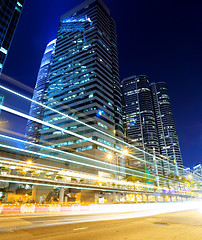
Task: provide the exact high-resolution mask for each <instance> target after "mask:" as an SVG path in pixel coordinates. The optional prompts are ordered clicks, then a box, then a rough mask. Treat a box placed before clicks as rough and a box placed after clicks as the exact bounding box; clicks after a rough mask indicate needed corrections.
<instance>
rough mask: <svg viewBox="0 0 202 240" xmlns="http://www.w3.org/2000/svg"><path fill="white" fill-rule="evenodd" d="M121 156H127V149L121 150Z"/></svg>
mask: <svg viewBox="0 0 202 240" xmlns="http://www.w3.org/2000/svg"><path fill="white" fill-rule="evenodd" d="M122 154H123V156H127V155H128V149H126V148H125V149H122Z"/></svg>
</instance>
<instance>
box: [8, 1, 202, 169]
mask: <svg viewBox="0 0 202 240" xmlns="http://www.w3.org/2000/svg"><path fill="white" fill-rule="evenodd" d="M81 2H82V0H74V1H73V0H57V1H56V0H27V1H26V3H25V5H24V9H23V12H22V15H21V18H20V22H19V25H18V28H17V30H16V33H15V36H14V39H13V42H12V46H11V48H10V52H9V55H8V58H7V62H6V64H5V67H4V73H5V74H7V75H9V76H11V77H13V78H14V79H16V80H18V81H20V82H22V83H24V84H26V85H28V86H30V87H32V88H33V87H34V86H35V82H36V77H37V73H38V70H39V66H40V61H41V58H42V56H43V52H44V49H45V47H46V45H47V43H48V42H49V41H51V40H52V39H54V38H55V37H56V34H57V28H58V24H59V18H60V16H61V15H62V14H64V13H65V12H67V11H68V10H70V9H71V8H73V7H74V6H76V5H77V4H79V3H81ZM105 3H106V4H107V5H108V7H109V8H110V10H111V15H112V17H113V18H114V19H115V21H116V24H117V34H118V44H119V63H120V74H121V78H123V77H127V76H130V75H134V74H146V75H147V76H148V77H149V80H150V81H151V82H153V81H156V82H158V81H165V82H166V83H167V85H168V90H169V95H170V98H171V103H172V108H173V113H174V118H175V123H176V128H177V132H178V135H179V140H180V145H181V151H182V157H183V161H184V164H185V165H186V166H190V167H192V166H193V165H194V164H196V163H197V162H199V161H202V159H201V155H202V97H201V89H202V71H201V70H202V31H201V26H202V18H201V16H202V1H200V0H198V1H195V0H192V1H190V0H169V1H168V0H164V1H162V0H161V1H157V0H141V1H139V0H122V1H118V0H105ZM19 122H20V120H19ZM23 123H24V122H23ZM24 127H25V126H24V125H23V124H19V125H18V128H17V131H19V132H23V131H24Z"/></svg>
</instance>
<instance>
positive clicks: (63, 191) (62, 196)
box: [59, 187, 65, 203]
mask: <svg viewBox="0 0 202 240" xmlns="http://www.w3.org/2000/svg"><path fill="white" fill-rule="evenodd" d="M64 193H65V189H64V187H61V188H60V192H59V202H60V203H63V202H64Z"/></svg>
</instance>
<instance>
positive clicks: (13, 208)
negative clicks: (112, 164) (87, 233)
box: [0, 201, 202, 215]
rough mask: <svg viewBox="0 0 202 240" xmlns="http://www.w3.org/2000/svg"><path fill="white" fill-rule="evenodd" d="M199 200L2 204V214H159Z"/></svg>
mask: <svg viewBox="0 0 202 240" xmlns="http://www.w3.org/2000/svg"><path fill="white" fill-rule="evenodd" d="M200 204H202V203H201V202H199V201H185V202H167V203H165V202H164V203H137V204H134V203H133V204H127V203H125V204H124V203H121V204H92V203H91V204H88V205H87V204H83V205H82V204H81V205H80V204H75V203H74V204H70V203H68V204H21V205H20V204H1V205H0V214H19V213H23V214H26V213H67V214H70V215H74V214H75V215H76V214H84V213H85V214H92V213H114V212H116V213H118V212H119V213H124V212H125V213H126V212H137V211H148V210H149V211H150V210H151V211H157V212H158V213H159V214H160V213H164V212H165V210H166V212H177V211H184V210H193V209H197V208H198V207H199V206H200Z"/></svg>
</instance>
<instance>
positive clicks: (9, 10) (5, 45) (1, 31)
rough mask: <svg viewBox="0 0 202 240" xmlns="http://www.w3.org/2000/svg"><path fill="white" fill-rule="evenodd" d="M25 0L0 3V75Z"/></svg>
mask: <svg viewBox="0 0 202 240" xmlns="http://www.w3.org/2000/svg"><path fill="white" fill-rule="evenodd" d="M24 2H25V0H1V1H0V73H1V72H2V69H3V65H4V62H5V60H6V57H7V53H8V50H9V47H10V44H11V41H12V38H13V34H14V32H15V28H16V26H17V23H18V20H19V17H20V14H21V11H22V7H23V4H24Z"/></svg>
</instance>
